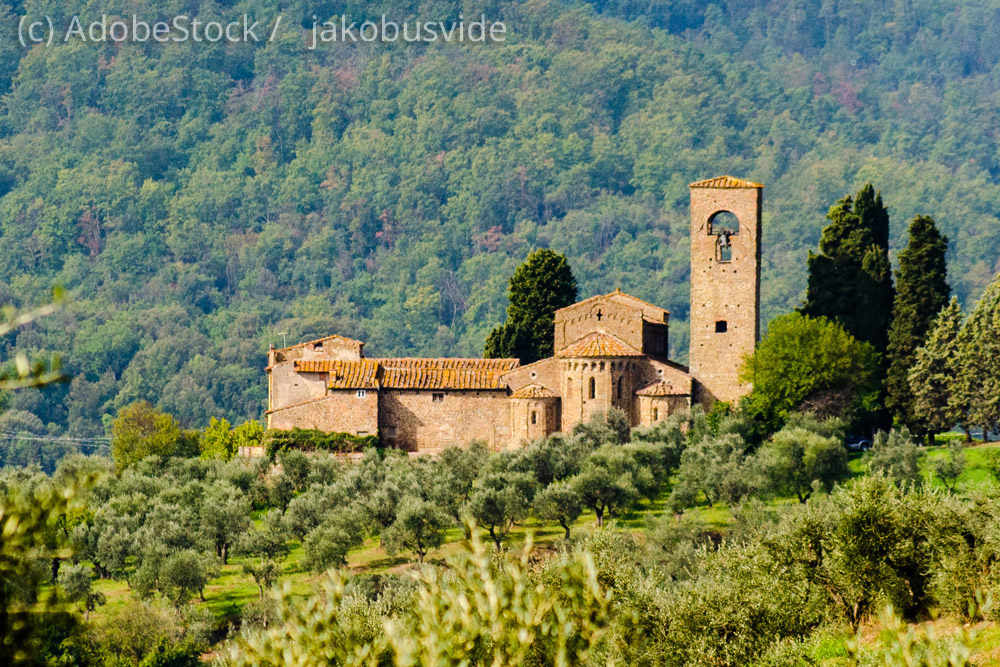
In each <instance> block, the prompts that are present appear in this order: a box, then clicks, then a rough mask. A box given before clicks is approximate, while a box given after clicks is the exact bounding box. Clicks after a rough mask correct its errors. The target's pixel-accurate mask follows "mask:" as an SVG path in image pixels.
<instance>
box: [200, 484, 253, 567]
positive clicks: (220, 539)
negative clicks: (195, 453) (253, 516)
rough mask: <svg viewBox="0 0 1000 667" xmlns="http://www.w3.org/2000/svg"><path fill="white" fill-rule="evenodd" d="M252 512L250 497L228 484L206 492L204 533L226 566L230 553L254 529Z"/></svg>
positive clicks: (210, 488) (202, 521) (203, 511)
mask: <svg viewBox="0 0 1000 667" xmlns="http://www.w3.org/2000/svg"><path fill="white" fill-rule="evenodd" d="M250 509H251V507H250V501H249V499H248V498H247V497H246V495H245V494H244V493H243V492H242V491H240V490H239V489H237V488H236V487H234V486H233V485H231V484H229V483H227V482H224V481H222V480H219V481H216V482H215V483H214V484H213V485H212V486H210V487H209V488H208V489H207V490H206V493H205V498H204V500H203V502H202V504H201V512H200V519H201V529H202V531H203V533H204V535H205V537H206V538H207V539H208V540H210V541H211V543H212V546H213V547H214V549H215V555H216V556H217V557H218V558H219V559H220V560H221V561H222V564H223V565H226V564H228V563H229V550H230V549H231V548H232V546H233V544H235V543H236V541H237V540H238V539H239V538H240V536H241V535H242V534H243V533H245V532H246V530H247V528H249V526H250Z"/></svg>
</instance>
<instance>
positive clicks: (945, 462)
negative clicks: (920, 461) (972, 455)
mask: <svg viewBox="0 0 1000 667" xmlns="http://www.w3.org/2000/svg"><path fill="white" fill-rule="evenodd" d="M931 471H932V472H933V473H934V475H936V476H937V477H938V479H940V480H941V482H942V483H944V485H945V488H946V489H948V491H949V493H950V492H954V491H955V486H956V485H957V484H958V478H959V477H961V476H962V473H963V472H965V446H964V445H963V444H962V443H961V442H957V441H955V440H952V441H951V442H950V443H948V454H947V456H944V457H941V458H937V459H934V461H932V462H931Z"/></svg>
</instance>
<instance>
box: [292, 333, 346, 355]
mask: <svg viewBox="0 0 1000 667" xmlns="http://www.w3.org/2000/svg"><path fill="white" fill-rule="evenodd" d="M334 338H339V339H340V340H346V341H347V342H349V343H358V344H359V345H364V344H365V343H364V341H361V340H355V339H354V338H348V337H347V336H341V335H340V334H330V335H329V336H323V337H322V338H317V339H315V340H307V341H303V342H301V343H296V344H295V345H289V346H287V347H276V348H274V350H273V351H274V352H284V351H285V350H294V349H295V348H297V347H303V346H305V345H314V344H316V343H322V342H323V341H325V340H333V339H334Z"/></svg>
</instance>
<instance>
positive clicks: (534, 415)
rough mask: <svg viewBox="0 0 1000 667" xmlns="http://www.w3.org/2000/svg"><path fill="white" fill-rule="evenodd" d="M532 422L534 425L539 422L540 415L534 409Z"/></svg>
mask: <svg viewBox="0 0 1000 667" xmlns="http://www.w3.org/2000/svg"><path fill="white" fill-rule="evenodd" d="M531 423H532V425H534V424H537V423H538V415H537V414H536V413H535V411H534V410H532V411H531Z"/></svg>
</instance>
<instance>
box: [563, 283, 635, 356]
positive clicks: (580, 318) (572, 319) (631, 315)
mask: <svg viewBox="0 0 1000 667" xmlns="http://www.w3.org/2000/svg"><path fill="white" fill-rule="evenodd" d="M594 331H604V332H605V333H609V334H611V335H612V336H615V337H617V338H620V339H622V340H623V341H625V342H626V343H627V344H628V345H630V346H632V347H633V348H635V349H636V350H642V347H643V332H642V310H640V309H638V308H635V307H631V306H627V305H625V304H622V303H620V302H618V301H615V300H614V299H612V298H610V297H603V298H596V299H588V300H587V301H582V302H580V303H578V304H575V305H572V306H568V307H566V308H563V309H561V310H559V311H558V312H557V313H556V319H555V341H554V342H555V350H556V352H558V351H559V350H561V349H563V348H566V347H568V346H569V345H570V344H572V343H574V342H575V341H577V340H579V339H580V338H582V337H584V336H586V335H587V334H589V333H591V332H594Z"/></svg>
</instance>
